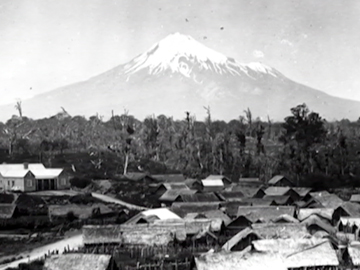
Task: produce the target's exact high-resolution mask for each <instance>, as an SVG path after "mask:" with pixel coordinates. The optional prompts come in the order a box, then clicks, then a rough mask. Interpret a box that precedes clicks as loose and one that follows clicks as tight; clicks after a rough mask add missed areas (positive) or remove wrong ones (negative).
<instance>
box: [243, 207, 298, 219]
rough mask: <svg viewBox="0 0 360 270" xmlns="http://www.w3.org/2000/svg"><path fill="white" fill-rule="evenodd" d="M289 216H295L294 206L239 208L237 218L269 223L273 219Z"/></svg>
mask: <svg viewBox="0 0 360 270" xmlns="http://www.w3.org/2000/svg"><path fill="white" fill-rule="evenodd" d="M284 214H288V215H289V216H292V217H293V216H294V214H295V207H293V206H265V207H264V206H239V208H238V213H237V216H245V217H246V218H247V219H249V220H251V221H252V222H253V223H257V222H260V223H269V222H271V221H272V220H273V219H275V218H277V217H279V216H281V215H284Z"/></svg>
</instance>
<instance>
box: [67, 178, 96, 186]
mask: <svg viewBox="0 0 360 270" xmlns="http://www.w3.org/2000/svg"><path fill="white" fill-rule="evenodd" d="M91 182H92V181H91V180H90V179H86V178H77V177H74V178H72V179H70V184H71V186H73V187H77V188H86V187H87V186H88V185H90V184H91Z"/></svg>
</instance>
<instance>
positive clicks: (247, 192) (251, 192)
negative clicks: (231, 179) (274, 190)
mask: <svg viewBox="0 0 360 270" xmlns="http://www.w3.org/2000/svg"><path fill="white" fill-rule="evenodd" d="M231 190H232V191H241V193H243V194H244V197H248V198H252V197H254V196H255V195H256V194H257V193H258V192H262V193H264V191H263V189H262V188H256V187H242V186H233V187H232V189H231Z"/></svg>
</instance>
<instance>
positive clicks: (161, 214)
mask: <svg viewBox="0 0 360 270" xmlns="http://www.w3.org/2000/svg"><path fill="white" fill-rule="evenodd" d="M155 220H181V217H179V216H178V215H176V214H175V213H173V212H172V211H170V210H169V209H167V208H154V209H149V210H145V211H142V212H140V213H139V214H137V215H135V216H133V217H132V218H130V219H129V220H127V221H126V222H125V223H124V224H138V223H154V221H155Z"/></svg>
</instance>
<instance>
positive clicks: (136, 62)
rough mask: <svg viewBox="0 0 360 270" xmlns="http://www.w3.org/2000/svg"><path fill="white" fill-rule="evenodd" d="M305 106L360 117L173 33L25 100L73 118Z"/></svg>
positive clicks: (278, 111)
mask: <svg viewBox="0 0 360 270" xmlns="http://www.w3.org/2000/svg"><path fill="white" fill-rule="evenodd" d="M302 103H306V104H307V105H308V106H309V108H310V109H311V110H314V111H316V112H319V113H320V115H321V116H322V117H324V118H326V119H327V120H329V121H331V120H334V119H343V118H348V119H351V120H355V119H358V118H359V116H360V102H357V101H351V100H346V99H341V98H336V97H333V96H330V95H327V94H325V93H324V92H321V91H319V90H315V89H312V88H310V87H307V86H304V85H301V84H299V83H296V82H294V81H292V80H290V79H288V78H286V77H285V76H284V75H283V74H281V73H280V72H279V71H277V70H276V69H274V68H271V67H269V66H266V65H264V64H262V63H250V64H243V63H241V62H238V61H237V60H235V59H233V58H231V57H227V56H225V55H223V54H221V53H218V52H216V51H214V50H212V49H210V48H208V47H206V46H204V45H203V44H201V43H199V42H198V41H196V40H194V39H193V38H192V37H190V36H186V35H182V34H179V33H175V34H172V35H169V36H167V37H165V38H164V39H163V40H161V41H160V42H158V43H156V44H154V45H153V46H152V47H150V49H149V50H147V51H146V52H144V53H142V54H140V55H138V56H136V57H135V58H134V59H132V60H131V61H129V62H128V63H126V64H124V65H119V66H117V67H115V68H113V69H111V70H109V71H107V72H105V73H102V74H100V75H98V76H95V77H93V78H90V79H88V80H86V81H83V82H79V83H76V84H72V85H68V86H65V87H62V88H58V89H55V90H53V91H50V92H46V93H44V94H41V95H38V96H35V97H33V98H32V99H29V100H24V101H23V103H22V105H23V113H24V115H26V116H28V117H32V118H41V117H49V116H52V115H55V114H57V113H58V112H59V111H61V107H64V108H65V109H66V111H67V112H69V113H70V114H71V115H73V116H74V115H84V116H91V115H95V114H97V113H98V114H99V115H103V116H105V117H109V116H111V111H112V110H114V111H115V113H117V114H121V113H122V112H123V111H124V108H125V109H127V110H128V111H129V112H130V114H132V115H134V116H135V117H137V118H140V119H141V118H144V117H146V116H149V115H154V114H155V115H160V114H165V115H167V116H173V117H174V118H175V119H182V118H184V115H185V114H184V112H185V111H190V112H191V113H192V114H195V115H196V117H197V119H199V120H202V119H203V118H204V117H205V115H206V111H205V110H204V106H206V107H207V106H210V108H211V112H212V116H213V118H215V119H223V120H231V119H237V118H238V117H239V116H240V115H243V113H244V110H245V109H247V108H250V109H251V111H252V114H253V115H254V116H255V117H256V116H258V117H261V118H264V119H266V118H267V116H269V117H270V118H271V119H274V120H283V119H284V117H286V116H288V115H289V114H290V108H292V107H294V106H296V105H298V104H302ZM0 111H1V112H2V114H0V116H1V117H2V118H1V119H0V120H1V121H4V120H6V119H8V118H9V117H11V115H12V114H14V113H15V110H14V105H13V104H11V105H8V106H2V107H0ZM3 112H4V113H3Z"/></svg>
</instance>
